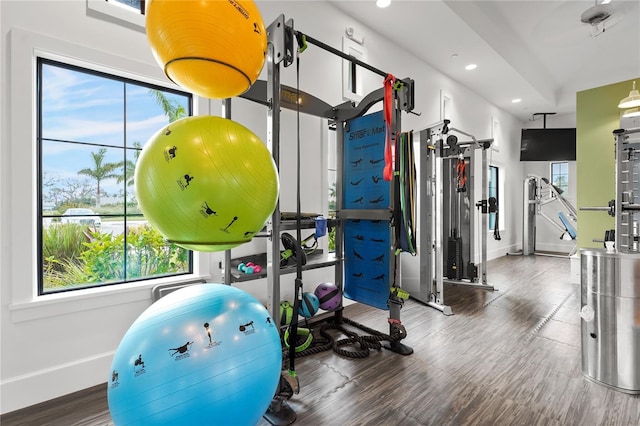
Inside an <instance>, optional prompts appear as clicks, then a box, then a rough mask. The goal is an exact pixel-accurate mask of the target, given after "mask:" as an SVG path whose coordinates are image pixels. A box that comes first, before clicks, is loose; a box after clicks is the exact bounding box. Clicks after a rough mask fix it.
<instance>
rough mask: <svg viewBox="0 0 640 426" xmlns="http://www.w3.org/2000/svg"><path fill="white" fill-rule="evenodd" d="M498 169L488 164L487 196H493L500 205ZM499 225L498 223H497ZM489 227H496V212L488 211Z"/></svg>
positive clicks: (492, 228)
mask: <svg viewBox="0 0 640 426" xmlns="http://www.w3.org/2000/svg"><path fill="white" fill-rule="evenodd" d="M498 189H499V169H498V168H497V167H496V166H489V198H491V197H494V198H495V199H496V204H497V205H498V206H500V197H499V191H498ZM497 225H498V226H500V224H499V223H498V224H497ZM489 229H490V230H494V229H496V213H495V212H494V213H489Z"/></svg>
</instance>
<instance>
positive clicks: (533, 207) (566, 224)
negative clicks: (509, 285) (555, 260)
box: [508, 175, 578, 256]
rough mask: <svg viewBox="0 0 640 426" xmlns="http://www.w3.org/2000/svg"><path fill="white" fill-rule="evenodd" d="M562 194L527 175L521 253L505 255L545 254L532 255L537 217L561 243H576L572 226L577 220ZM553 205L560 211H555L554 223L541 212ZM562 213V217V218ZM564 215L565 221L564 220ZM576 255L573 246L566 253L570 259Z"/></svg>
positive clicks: (533, 176) (542, 180)
mask: <svg viewBox="0 0 640 426" xmlns="http://www.w3.org/2000/svg"><path fill="white" fill-rule="evenodd" d="M562 192H563V191H562V190H561V189H560V188H558V187H557V186H555V185H554V184H553V183H551V182H549V179H547V178H544V177H540V176H535V175H530V176H528V177H527V178H526V179H525V180H524V184H523V194H524V196H523V200H524V205H523V214H524V218H523V221H522V252H521V253H508V254H510V255H518V254H522V255H524V256H528V255H531V254H544V255H550V254H548V253H539V252H536V231H537V223H536V221H537V217H538V216H540V217H542V218H544V219H545V220H546V221H547V222H548V223H549V224H551V226H553V227H554V228H556V229H557V230H558V231H559V232H560V233H561V234H560V238H561V239H563V240H572V241H574V242H575V241H576V238H577V237H578V233H577V231H576V228H575V226H574V225H575V224H576V222H577V220H578V213H577V211H576V209H575V207H573V205H572V204H571V203H570V202H569V201H568V200H567V199H566V198H564V196H563V195H562ZM554 202H557V203H559V204H560V206H561V207H563V208H564V211H562V210H559V211H558V220H559V222H560V223H558V221H557V220H554V219H552V218H551V217H550V216H549V215H548V214H546V213H545V212H544V211H543V207H544V206H546V205H548V204H551V203H554ZM565 212H566V214H565ZM567 215H568V217H567ZM576 251H577V245H576V244H574V246H573V248H572V249H571V251H570V252H569V256H572V255H574V254H575V253H576Z"/></svg>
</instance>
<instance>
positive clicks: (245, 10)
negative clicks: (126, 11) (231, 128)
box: [146, 0, 267, 99]
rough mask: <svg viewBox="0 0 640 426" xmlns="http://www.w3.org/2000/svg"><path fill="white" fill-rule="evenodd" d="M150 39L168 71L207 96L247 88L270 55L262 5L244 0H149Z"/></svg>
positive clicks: (231, 94)
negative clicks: (261, 9) (261, 13)
mask: <svg viewBox="0 0 640 426" xmlns="http://www.w3.org/2000/svg"><path fill="white" fill-rule="evenodd" d="M146 31H147V40H148V42H149V45H150V47H151V50H152V53H153V56H154V57H155V59H156V61H157V62H158V64H159V65H160V67H162V69H163V70H164V73H165V75H166V76H167V77H168V78H169V79H170V80H171V81H173V82H175V83H176V84H178V85H180V86H182V87H184V88H186V89H188V90H190V91H192V92H193V93H195V94H197V95H199V96H204V97H207V98H216V99H224V98H231V97H234V96H238V95H240V94H242V93H244V92H246V91H247V90H248V89H249V87H251V85H252V84H253V83H254V82H255V81H256V79H257V78H258V76H259V75H260V72H261V71H262V67H263V66H264V63H265V59H266V56H267V36H266V29H265V27H264V22H263V20H262V16H261V15H260V11H259V10H258V7H257V6H256V4H255V3H254V2H253V1H245V0H226V1H223V0H209V1H191V0H182V1H179V0H150V1H148V2H147V9H146Z"/></svg>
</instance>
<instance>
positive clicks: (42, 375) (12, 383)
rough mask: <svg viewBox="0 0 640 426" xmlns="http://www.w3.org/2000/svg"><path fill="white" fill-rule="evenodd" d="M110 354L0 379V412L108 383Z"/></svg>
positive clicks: (111, 356)
mask: <svg viewBox="0 0 640 426" xmlns="http://www.w3.org/2000/svg"><path fill="white" fill-rule="evenodd" d="M45 350H46V349H45ZM113 355H114V352H108V353H102V354H97V355H95V356H92V357H90V358H85V359H81V360H77V361H74V362H71V363H68V364H64V365H60V366H57V367H53V368H48V369H43V370H38V371H34V372H32V373H29V374H25V375H22V376H16V377H11V378H9V379H6V380H3V381H2V382H0V414H5V413H9V412H11V411H15V410H19V409H21V408H25V407H29V406H31V405H34V404H38V403H41V402H45V401H48V400H50V399H54V398H57V397H60V396H63V395H67V394H69V393H73V392H77V391H79V390H82V389H86V388H89V387H92V386H95V385H98V384H100V383H105V382H108V380H109V377H108V374H109V369H110V368H111V361H112V360H113Z"/></svg>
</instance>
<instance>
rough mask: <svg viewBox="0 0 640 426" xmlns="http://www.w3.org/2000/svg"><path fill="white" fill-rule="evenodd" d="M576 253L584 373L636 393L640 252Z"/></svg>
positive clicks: (638, 387)
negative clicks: (578, 272) (578, 269)
mask: <svg viewBox="0 0 640 426" xmlns="http://www.w3.org/2000/svg"><path fill="white" fill-rule="evenodd" d="M580 252H581V254H580V259H581V266H582V274H581V284H582V288H581V299H582V303H581V306H582V309H581V313H580V316H581V317H582V373H583V374H584V375H585V376H586V377H588V378H590V379H592V380H594V381H596V382H599V383H602V384H604V385H606V386H609V387H611V388H613V389H616V390H618V391H621V392H626V393H634V394H637V393H640V254H639V253H620V252H608V251H606V250H604V249H582V250H581V251H580Z"/></svg>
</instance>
